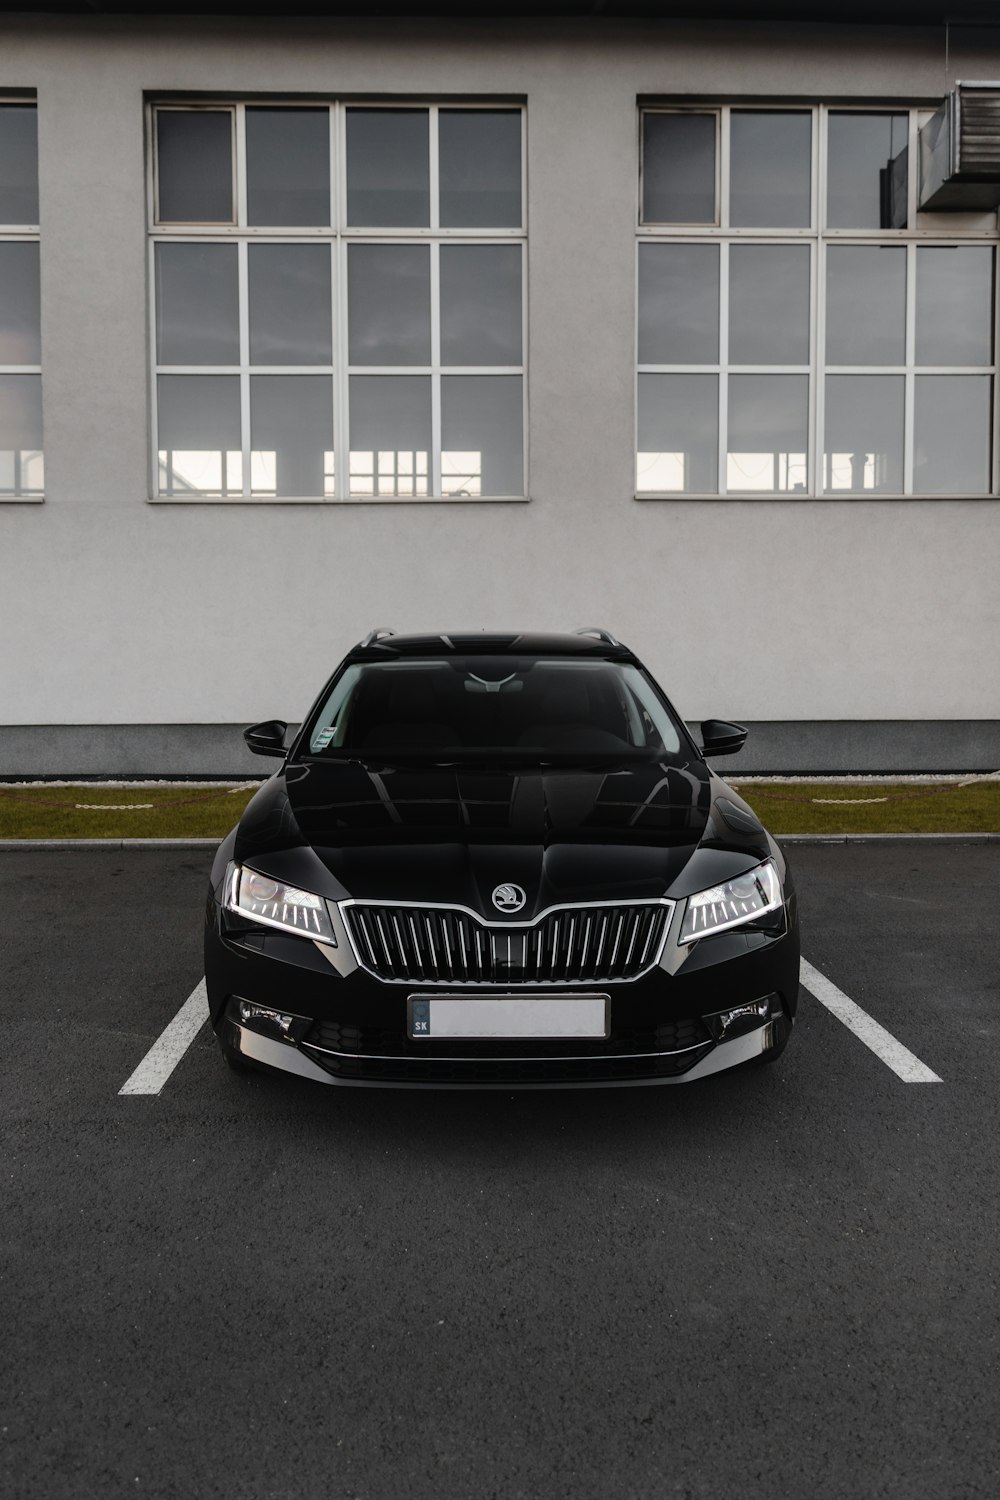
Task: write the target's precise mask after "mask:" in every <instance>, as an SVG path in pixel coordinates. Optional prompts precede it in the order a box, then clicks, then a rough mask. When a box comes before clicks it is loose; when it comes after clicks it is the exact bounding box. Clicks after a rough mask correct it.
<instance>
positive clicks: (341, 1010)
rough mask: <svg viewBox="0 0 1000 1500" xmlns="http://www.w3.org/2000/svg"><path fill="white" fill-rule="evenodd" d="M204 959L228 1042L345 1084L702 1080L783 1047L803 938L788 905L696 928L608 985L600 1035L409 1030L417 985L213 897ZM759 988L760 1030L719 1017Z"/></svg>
mask: <svg viewBox="0 0 1000 1500" xmlns="http://www.w3.org/2000/svg"><path fill="white" fill-rule="evenodd" d="M205 965H206V969H205V972H206V977H207V983H208V993H209V1008H210V1012H211V1016H212V1024H213V1026H214V1028H215V1030H216V1032H217V1034H218V1036H219V1039H220V1042H221V1043H222V1045H223V1048H224V1049H225V1050H226V1051H227V1052H228V1053H229V1054H230V1055H231V1056H239V1057H240V1058H243V1059H246V1060H247V1061H248V1062H250V1063H252V1064H255V1065H263V1066H265V1067H270V1068H276V1069H280V1070H282V1071H284V1072H290V1073H294V1074H297V1075H298V1076H300V1077H305V1078H311V1079H313V1080H314V1081H315V1082H319V1083H329V1084H335V1085H338V1086H341V1087H376V1088H379V1087H381V1088H414V1087H423V1088H438V1089H454V1088H480V1089H481V1088H503V1089H522V1088H525V1089H531V1088H587V1087H591V1088H602V1087H604V1088H606V1087H612V1086H623V1085H624V1086H628V1085H649V1084H656V1083H686V1082H694V1081H696V1080H697V1079H700V1078H704V1077H706V1076H708V1075H710V1074H712V1073H716V1072H720V1071H722V1070H724V1069H727V1068H731V1067H736V1066H739V1065H740V1064H742V1063H746V1062H750V1061H752V1060H753V1059H754V1058H757V1057H760V1056H762V1055H765V1054H766V1053H767V1052H770V1051H777V1050H780V1047H781V1046H782V1045H783V1044H784V1042H785V1040H786V1039H787V1036H788V1033H789V1031H790V1028H791V1025H792V1021H793V1019H794V1015H795V1009H796V1002H797V996H798V967H799V945H798V930H797V926H796V923H795V920H794V909H792V910H791V911H790V913H789V921H788V925H787V928H786V930H785V931H784V933H783V934H782V935H780V936H777V935H770V936H769V935H766V934H763V933H759V932H753V933H750V932H739V931H735V932H729V933H723V934H720V935H719V936H717V937H710V938H705V939H702V940H701V941H700V942H698V943H696V944H694V945H693V946H692V947H691V948H690V949H688V950H686V952H685V953H683V954H675V955H674V959H673V961H672V965H673V967H672V971H670V972H668V969H667V968H665V967H657V968H655V969H654V970H653V971H652V972H650V973H647V974H646V975H645V976H644V977H642V978H640V979H637V980H634V981H629V982H624V983H618V984H614V985H613V986H611V987H610V990H611V1007H610V1015H611V1028H610V1035H609V1037H608V1038H607V1039H606V1040H602V1041H592V1042H591V1041H587V1042H580V1041H562V1042H548V1041H546V1042H538V1041H530V1040H524V1041H506V1042H500V1041H491V1042H480V1041H476V1042H460V1041H444V1040H440V1041H435V1042H434V1044H433V1047H432V1049H431V1044H429V1043H428V1042H427V1041H425V1040H420V1041H413V1040H411V1039H410V1038H409V1036H408V1033H407V995H408V994H409V993H412V986H408V985H406V984H393V983H386V982H383V981H381V980H378V979H375V978H374V977H373V976H371V975H370V974H367V973H365V972H364V971H362V970H360V969H355V970H354V971H353V972H350V973H349V974H347V975H345V974H342V973H340V972H338V971H337V969H336V968H335V967H334V965H333V963H332V961H331V958H330V956H329V954H328V953H326V954H324V953H323V952H322V951H321V950H320V946H319V945H317V944H315V943H313V942H311V941H309V940H308V939H306V938H304V937H298V936H292V935H285V934H283V933H279V932H267V931H263V930H260V929H258V930H257V931H253V930H247V928H246V926H245V924H244V926H243V928H242V930H241V929H240V927H239V924H238V923H234V922H233V921H232V920H231V919H230V916H229V914H227V913H225V912H223V911H222V910H221V908H220V907H219V905H218V903H217V902H216V901H212V902H211V903H210V906H209V912H208V927H207V932H206V945H205ZM566 988H567V989H573V990H575V991H577V992H578V991H579V990H580V989H581V986H580V985H579V984H577V985H574V986H566ZM597 988H603V986H597ZM529 992H530V987H529V986H525V987H524V989H523V991H522V993H529ZM479 993H480V994H481V995H483V997H484V998H485V996H486V994H487V993H488V991H485V990H483V989H480V991H479ZM549 993H550V994H551V993H552V991H551V990H550V991H549ZM765 1000H766V1001H767V1006H766V1007H765V1010H764V1014H765V1015H766V1016H767V1020H766V1021H764V1022H763V1023H761V1021H760V1018H754V1019H753V1023H752V1024H753V1029H752V1030H750V1029H743V1028H741V1029H740V1032H739V1034H735V1035H730V1034H726V1035H725V1036H724V1035H723V1034H722V1033H721V1032H720V1030H719V1028H718V1026H717V1025H716V1024H715V1023H714V1021H713V1018H714V1017H717V1016H718V1015H719V1013H720V1012H722V1011H724V1010H727V1009H729V1008H731V1007H738V1006H747V1005H753V1004H756V1003H759V1002H762V1001H765ZM241 1001H242V1002H249V1004H250V1005H251V1006H262V1007H267V1008H270V1009H272V1010H275V1011H280V1012H284V1013H288V1014H290V1015H291V1016H293V1017H294V1018H295V1021H294V1025H293V1026H292V1028H291V1033H290V1034H289V1035H288V1036H284V1037H281V1036H278V1035H276V1034H274V1031H273V1028H269V1027H268V1025H267V1024H264V1025H261V1024H258V1022H257V1021H256V1020H254V1019H252V1018H251V1020H250V1024H249V1025H247V1024H244V1022H245V1019H246V1017H245V1015H244V1014H243V1013H242V1012H241V1009H240V1002H241Z"/></svg>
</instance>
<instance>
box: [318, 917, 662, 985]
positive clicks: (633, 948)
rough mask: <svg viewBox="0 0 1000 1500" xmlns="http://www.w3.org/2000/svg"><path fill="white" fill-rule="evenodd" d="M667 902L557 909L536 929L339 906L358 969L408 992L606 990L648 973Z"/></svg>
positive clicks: (534, 924) (656, 953)
mask: <svg viewBox="0 0 1000 1500" xmlns="http://www.w3.org/2000/svg"><path fill="white" fill-rule="evenodd" d="M671 909H672V905H671V903H670V902H665V901H642V902H629V903H627V904H616V905H593V906H561V907H554V908H553V909H552V910H551V911H548V912H545V913H544V914H543V915H542V916H541V917H539V918H537V919H536V921H534V922H532V923H517V922H505V923H503V924H502V925H501V924H496V923H487V922H482V921H481V920H480V919H479V918H478V917H476V916H474V915H473V913H472V912H469V911H465V910H464V909H463V908H461V907H440V906H416V905H414V906H408V905H402V904H399V905H381V904H379V903H376V902H345V903H344V906H343V907H342V910H343V913H344V917H345V920H346V922H347V926H348V930H349V932H350V935H351V939H352V941H353V943H354V948H355V951H356V953H357V957H358V961H359V963H360V964H361V966H362V967H363V968H365V969H367V970H368V972H369V973H371V974H374V975H375V977H376V978H377V979H385V980H396V981H401V982H405V983H407V984H449V985H452V984H459V985H461V984H493V985H504V986H507V985H512V984H527V985H532V986H538V985H549V984H580V983H585V984H596V983H600V984H608V983H614V982H616V981H621V980H626V979H638V978H639V976H640V975H641V974H644V973H645V972H646V970H647V969H649V968H651V967H652V965H653V964H654V963H655V962H656V959H657V957H658V956H659V952H660V947H661V944H662V940H663V935H664V932H665V931H666V927H667V922H668V920H669V917H670V912H671Z"/></svg>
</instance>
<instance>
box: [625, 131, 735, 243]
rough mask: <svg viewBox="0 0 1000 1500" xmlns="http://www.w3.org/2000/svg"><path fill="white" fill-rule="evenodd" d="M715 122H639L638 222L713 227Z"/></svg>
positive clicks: (714, 217) (714, 218)
mask: <svg viewBox="0 0 1000 1500" xmlns="http://www.w3.org/2000/svg"><path fill="white" fill-rule="evenodd" d="M716 118H717V117H716V116H715V115H714V114H713V115H699V114H693V113H691V114H676V115H665V114H657V113H656V112H655V111H653V110H646V111H645V113H644V114H643V117H642V222H643V223H644V224H714V223H715V220H716V211H715V132H716Z"/></svg>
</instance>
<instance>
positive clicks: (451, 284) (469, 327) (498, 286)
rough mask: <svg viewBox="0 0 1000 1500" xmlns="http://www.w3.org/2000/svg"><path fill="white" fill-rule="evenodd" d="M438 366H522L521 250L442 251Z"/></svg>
mask: <svg viewBox="0 0 1000 1500" xmlns="http://www.w3.org/2000/svg"><path fill="white" fill-rule="evenodd" d="M441 363H442V364H443V365H519V364H520V363H521V247H520V245H442V246H441Z"/></svg>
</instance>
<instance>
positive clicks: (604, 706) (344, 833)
mask: <svg viewBox="0 0 1000 1500" xmlns="http://www.w3.org/2000/svg"><path fill="white" fill-rule="evenodd" d="M286 731H287V726H286V725H285V724H283V723H281V722H280V721H276V720H274V721H269V722H267V723H264V724H258V725H255V726H254V728H253V729H249V730H247V733H246V739H247V743H248V744H249V746H250V748H251V749H253V750H255V751H257V752H258V753H259V754H261V755H274V756H280V757H281V760H282V765H281V768H280V770H279V771H278V772H277V773H276V774H275V775H274V776H272V777H271V778H270V780H269V781H267V782H265V784H264V785H263V786H262V787H261V788H260V790H259V791H258V792H257V793H256V795H255V796H254V797H253V799H252V800H251V802H250V804H249V806H248V807H247V810H246V812H245V813H244V815H243V818H242V819H241V821H240V823H239V825H238V827H236V828H235V829H234V830H233V832H232V833H231V834H230V835H229V836H228V838H227V839H226V840H225V841H224V843H223V844H222V846H221V847H220V849H219V852H218V855H217V857H216V860H215V865H214V868H213V871H212V882H211V890H210V894H209V900H208V910H207V931H206V937H205V965H206V977H207V984H208V997H209V1007H210V1011H211V1017H212V1025H213V1026H214V1028H215V1031H216V1034H217V1035H218V1038H219V1042H220V1044H221V1047H222V1052H223V1055H224V1056H225V1058H226V1060H227V1062H229V1064H230V1066H232V1067H234V1068H236V1069H237V1070H240V1069H243V1068H245V1067H247V1066H248V1065H250V1066H255V1065H263V1066H265V1067H271V1068H281V1069H284V1070H285V1071H286V1072H291V1073H298V1074H300V1075H301V1076H302V1077H304V1078H312V1079H315V1080H316V1081H317V1082H321V1083H334V1084H352V1085H382V1086H391V1087H408V1086H431V1087H438V1088H451V1087H463V1086H464V1087H468V1086H474V1087H483V1086H495V1087H503V1088H511V1087H519V1088H520V1087H546V1088H551V1087H559V1086H569V1087H579V1086H581V1085H583V1086H585V1085H610V1084H626V1083H632V1084H648V1083H681V1082H687V1081H690V1080H693V1079H697V1078H704V1077H705V1076H706V1074H709V1073H715V1072H718V1071H720V1070H721V1069H724V1068H731V1067H733V1066H735V1065H736V1064H739V1063H751V1062H754V1063H760V1062H766V1061H770V1060H771V1059H773V1058H775V1057H777V1056H778V1054H779V1053H780V1052H781V1051H782V1050H783V1048H784V1046H785V1044H786V1042H787V1040H788V1036H789V1033H790V1031H791V1026H792V1020H793V1018H794V1015H795V1007H796V1000H797V995H798V975H799V939H798V924H797V918H796V901H795V892H794V888H793V885H792V880H791V876H790V874H789V871H788V868H787V866H786V864H785V860H784V858H783V856H782V853H781V850H780V849H779V848H778V846H777V844H776V843H775V842H774V840H773V839H772V838H771V836H770V835H769V834H768V833H767V832H766V831H765V830H764V828H763V827H762V826H761V824H760V823H759V822H758V820H757V818H756V817H755V816H754V814H753V813H752V812H751V810H750V808H749V807H748V806H747V805H746V803H745V802H743V801H742V800H741V799H740V798H739V797H738V796H737V794H736V793H735V792H733V791H732V790H731V788H730V787H728V786H727V785H726V783H725V782H723V781H721V780H720V779H719V778H718V777H717V776H715V775H714V774H713V773H712V771H711V770H710V769H709V767H708V766H707V765H706V763H705V757H706V756H709V755H728V754H732V753H734V752H735V751H737V750H739V749H740V748H741V746H742V744H743V741H744V739H745V737H746V731H745V730H744V729H742V728H740V726H739V725H735V724H728V723H723V722H720V721H717V720H710V721H709V722H707V723H705V724H703V725H702V734H701V738H702V744H701V746H700V747H699V746H698V745H697V744H696V743H695V742H694V740H692V738H691V736H690V735H689V734H688V731H687V730H686V728H685V726H684V723H683V722H682V720H681V719H680V718H679V717H678V715H677V714H676V713H675V711H674V709H673V708H672V707H671V705H670V703H669V702H668V700H667V699H666V697H665V696H664V695H663V693H662V692H661V690H660V688H659V687H658V686H657V684H656V683H655V682H654V681H653V679H652V677H651V676H650V675H649V673H648V672H647V671H646V670H645V668H644V667H643V666H642V664H641V663H640V662H639V661H638V660H637V659H636V657H635V656H634V655H633V654H632V652H631V651H629V650H628V649H627V648H626V647H625V646H623V645H621V644H620V643H619V642H618V641H616V640H615V638H614V637H613V636H612V635H611V634H609V633H608V632H607V631H605V630H596V629H595V630H586V631H580V632H577V633H574V634H566V635H489V634H485V633H484V634H474V635H468V634H466V635H459V634H452V635H420V636H417V635H410V636H406V635H395V634H393V632H392V631H389V630H378V631H372V632H371V634H370V635H368V636H367V637H366V639H365V640H363V641H362V642H361V643H360V644H359V645H358V646H356V647H355V648H354V650H353V651H350V652H349V653H348V655H347V656H346V657H345V658H344V660H343V662H341V664H340V666H339V667H338V668H337V670H336V671H335V672H334V674H333V676H332V677H331V678H330V680H329V682H328V683H327V684H326V686H325V687H324V688H323V691H322V692H321V693H320V695H319V697H318V699H317V700H316V703H315V704H314V706H313V708H312V709H311V710H310V712H309V715H308V717H307V718H306V720H305V722H304V723H303V725H302V727H301V728H300V729H299V731H298V732H297V733H296V734H295V735H294V737H293V738H292V742H291V744H290V746H288V747H287V748H286V747H285V738H286Z"/></svg>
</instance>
